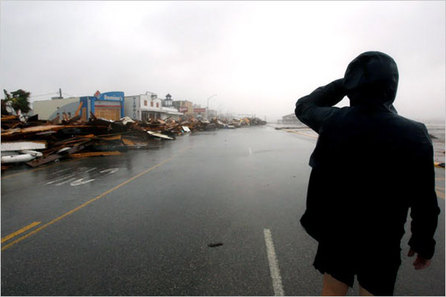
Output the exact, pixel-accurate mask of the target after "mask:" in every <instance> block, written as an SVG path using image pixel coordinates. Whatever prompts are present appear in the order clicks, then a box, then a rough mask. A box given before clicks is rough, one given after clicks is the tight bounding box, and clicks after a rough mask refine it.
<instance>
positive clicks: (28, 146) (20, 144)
mask: <svg viewBox="0 0 446 297" xmlns="http://www.w3.org/2000/svg"><path fill="white" fill-rule="evenodd" d="M46 144H47V143H46V141H11V142H4V141H3V142H2V146H1V151H2V152H5V151H21V150H42V149H46Z"/></svg>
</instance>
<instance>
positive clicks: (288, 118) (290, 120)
mask: <svg viewBox="0 0 446 297" xmlns="http://www.w3.org/2000/svg"><path fill="white" fill-rule="evenodd" d="M279 123H281V124H292V125H299V126H302V125H304V124H303V123H302V122H301V121H299V120H298V119H297V117H296V115H295V114H294V113H291V114H287V115H285V116H283V117H282V120H279Z"/></svg>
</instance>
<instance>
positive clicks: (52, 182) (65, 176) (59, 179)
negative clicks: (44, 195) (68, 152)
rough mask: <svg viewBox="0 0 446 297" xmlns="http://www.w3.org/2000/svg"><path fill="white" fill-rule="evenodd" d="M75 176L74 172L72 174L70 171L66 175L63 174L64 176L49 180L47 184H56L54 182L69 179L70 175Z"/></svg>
mask: <svg viewBox="0 0 446 297" xmlns="http://www.w3.org/2000/svg"><path fill="white" fill-rule="evenodd" d="M73 176H74V174H72V173H70V174H66V175H63V176H62V178H58V179H55V180H52V181H49V182H47V183H46V184H47V185H51V184H54V183H56V182H59V181H62V180H64V179H67V178H68V179H69V178H70V177H73Z"/></svg>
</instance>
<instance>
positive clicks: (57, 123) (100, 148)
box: [1, 114, 266, 171]
mask: <svg viewBox="0 0 446 297" xmlns="http://www.w3.org/2000/svg"><path fill="white" fill-rule="evenodd" d="M1 123H2V127H1V141H2V144H1V152H2V158H1V161H2V171H3V170H6V169H8V168H9V167H11V166H12V165H13V164H14V163H26V164H27V165H28V166H30V167H38V166H41V165H44V164H47V163H50V162H54V161H58V160H62V159H68V158H87V157H95V156H110V155H119V154H121V153H122V152H126V151H128V150H131V149H144V148H150V147H151V144H152V145H153V142H156V141H171V140H174V139H175V138H176V137H177V136H179V135H183V134H185V133H191V132H196V131H210V130H216V129H233V128H236V127H243V126H254V125H265V124H266V122H265V121H262V120H260V119H258V118H243V119H234V120H232V121H222V120H219V119H217V118H214V119H212V120H210V121H208V120H200V119H195V118H190V119H188V120H184V121H175V120H174V119H172V118H168V119H166V120H161V119H152V120H150V121H135V120H132V119H131V118H129V117H124V118H121V119H120V120H118V121H111V120H107V119H103V118H97V117H95V116H94V115H93V114H90V118H89V120H88V121H85V120H82V119H81V118H80V117H79V116H78V115H77V114H75V115H74V116H73V117H72V118H69V117H68V115H66V114H65V115H64V117H63V119H62V120H61V119H59V118H57V117H56V118H55V119H53V120H51V121H42V120H38V116H37V115H35V116H32V117H28V118H27V119H26V118H24V117H19V116H16V115H2V117H1Z"/></svg>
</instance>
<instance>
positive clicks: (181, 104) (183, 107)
mask: <svg viewBox="0 0 446 297" xmlns="http://www.w3.org/2000/svg"><path fill="white" fill-rule="evenodd" d="M172 105H173V107H175V108H176V109H178V111H179V112H181V113H183V114H184V115H186V116H193V115H194V104H193V103H192V102H190V101H188V100H177V101H173V102H172Z"/></svg>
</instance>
